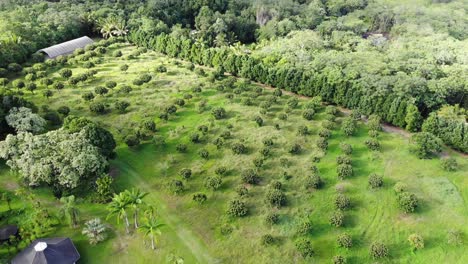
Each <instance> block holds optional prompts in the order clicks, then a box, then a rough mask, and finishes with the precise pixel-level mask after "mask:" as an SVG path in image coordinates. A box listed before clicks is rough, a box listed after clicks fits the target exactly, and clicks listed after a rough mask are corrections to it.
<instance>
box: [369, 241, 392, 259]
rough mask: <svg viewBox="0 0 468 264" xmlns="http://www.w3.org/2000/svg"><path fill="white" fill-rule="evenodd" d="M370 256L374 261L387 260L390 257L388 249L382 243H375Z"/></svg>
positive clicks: (371, 247)
mask: <svg viewBox="0 0 468 264" xmlns="http://www.w3.org/2000/svg"><path fill="white" fill-rule="evenodd" d="M370 255H371V257H372V258H373V259H379V258H385V257H387V256H388V248H387V246H386V245H385V244H383V243H381V242H374V243H372V245H371V246H370Z"/></svg>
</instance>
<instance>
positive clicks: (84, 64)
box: [83, 61, 96, 69]
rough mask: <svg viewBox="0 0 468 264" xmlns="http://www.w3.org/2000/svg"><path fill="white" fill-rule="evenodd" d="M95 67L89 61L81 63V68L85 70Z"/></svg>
mask: <svg viewBox="0 0 468 264" xmlns="http://www.w3.org/2000/svg"><path fill="white" fill-rule="evenodd" d="M95 66H96V65H94V63H92V62H91V61H87V62H85V63H83V67H84V68H86V69H91V68H93V67H95Z"/></svg>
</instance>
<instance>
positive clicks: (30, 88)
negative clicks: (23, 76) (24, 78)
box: [26, 82, 37, 93]
mask: <svg viewBox="0 0 468 264" xmlns="http://www.w3.org/2000/svg"><path fill="white" fill-rule="evenodd" d="M36 89H37V85H36V84H35V83H33V82H31V83H27V84H26V90H28V91H30V92H31V93H34V90H36Z"/></svg>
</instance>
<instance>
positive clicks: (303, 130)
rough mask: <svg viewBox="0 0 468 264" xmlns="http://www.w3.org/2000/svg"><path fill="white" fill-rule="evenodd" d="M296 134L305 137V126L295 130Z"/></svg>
mask: <svg viewBox="0 0 468 264" xmlns="http://www.w3.org/2000/svg"><path fill="white" fill-rule="evenodd" d="M297 134H298V135H300V136H306V135H308V134H309V128H308V127H307V126H299V127H298V128H297Z"/></svg>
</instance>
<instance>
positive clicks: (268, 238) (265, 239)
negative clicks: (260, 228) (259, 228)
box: [260, 234, 275, 246]
mask: <svg viewBox="0 0 468 264" xmlns="http://www.w3.org/2000/svg"><path fill="white" fill-rule="evenodd" d="M274 242H275V239H274V238H273V236H272V235H270V234H266V235H263V236H262V237H261V238H260V243H261V244H262V245H264V246H269V245H271V244H273V243H274Z"/></svg>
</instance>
